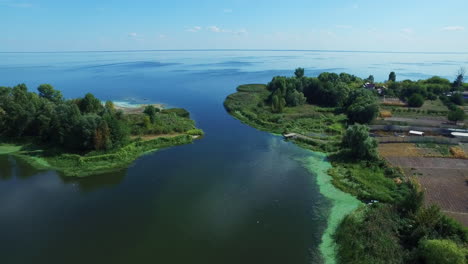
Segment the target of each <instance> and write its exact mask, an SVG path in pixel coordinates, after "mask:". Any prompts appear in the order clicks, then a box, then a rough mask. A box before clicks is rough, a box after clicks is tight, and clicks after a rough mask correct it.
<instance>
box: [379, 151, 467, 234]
mask: <svg viewBox="0 0 468 264" xmlns="http://www.w3.org/2000/svg"><path fill="white" fill-rule="evenodd" d="M379 153H380V155H381V156H383V157H384V158H385V159H386V160H387V161H388V162H390V163H391V164H392V165H393V166H395V167H399V168H401V169H402V170H403V172H404V173H405V175H406V176H407V177H416V178H417V179H418V181H419V183H420V184H421V187H422V188H423V190H424V191H425V199H424V203H425V204H426V205H432V204H435V205H438V206H440V207H441V209H442V211H443V212H444V213H446V214H447V215H449V216H451V217H453V218H455V219H457V220H458V221H460V223H462V224H463V225H465V226H468V159H466V155H465V154H464V151H463V148H461V147H456V146H450V145H437V144H380V145H379ZM457 157H465V158H463V159H461V158H457Z"/></svg>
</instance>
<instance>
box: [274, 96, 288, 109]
mask: <svg viewBox="0 0 468 264" xmlns="http://www.w3.org/2000/svg"><path fill="white" fill-rule="evenodd" d="M285 105H286V101H285V100H284V98H283V97H281V96H279V95H277V94H276V95H274V96H273V99H272V104H271V110H272V111H273V112H274V113H282V112H283V108H284V106H285Z"/></svg>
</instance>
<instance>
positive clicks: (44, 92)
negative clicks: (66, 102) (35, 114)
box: [37, 84, 63, 102]
mask: <svg viewBox="0 0 468 264" xmlns="http://www.w3.org/2000/svg"><path fill="white" fill-rule="evenodd" d="M37 90H38V91H39V96H40V97H43V98H46V99H47V100H50V101H53V102H58V101H61V100H63V96H62V93H61V92H60V91H57V90H55V89H54V87H52V85H50V84H41V85H39V87H38V88H37Z"/></svg>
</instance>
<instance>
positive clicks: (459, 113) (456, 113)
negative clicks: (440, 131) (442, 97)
mask: <svg viewBox="0 0 468 264" xmlns="http://www.w3.org/2000/svg"><path fill="white" fill-rule="evenodd" d="M447 118H448V120H450V121H453V122H457V121H463V120H465V118H466V115H465V111H463V109H460V108H458V107H456V108H455V109H454V110H452V111H450V112H449V113H448V116H447Z"/></svg>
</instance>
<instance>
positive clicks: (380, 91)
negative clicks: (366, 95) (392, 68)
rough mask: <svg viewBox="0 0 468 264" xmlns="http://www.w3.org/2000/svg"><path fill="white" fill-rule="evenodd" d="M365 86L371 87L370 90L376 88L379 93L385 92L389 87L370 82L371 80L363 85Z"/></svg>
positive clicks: (366, 87)
mask: <svg viewBox="0 0 468 264" xmlns="http://www.w3.org/2000/svg"><path fill="white" fill-rule="evenodd" d="M362 87H363V88H365V89H369V90H376V91H377V93H378V94H380V95H382V94H383V92H384V89H387V87H385V86H383V85H381V86H377V85H376V84H375V83H369V82H366V83H365V84H364V85H363V86H362Z"/></svg>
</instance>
